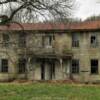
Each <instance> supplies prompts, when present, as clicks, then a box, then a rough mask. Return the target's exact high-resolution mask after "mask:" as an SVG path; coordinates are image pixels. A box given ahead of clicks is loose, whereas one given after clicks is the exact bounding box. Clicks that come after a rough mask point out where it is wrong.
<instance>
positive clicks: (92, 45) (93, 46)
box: [90, 34, 98, 48]
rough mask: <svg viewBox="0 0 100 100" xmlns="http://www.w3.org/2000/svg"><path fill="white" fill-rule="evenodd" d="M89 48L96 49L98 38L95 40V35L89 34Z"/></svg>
mask: <svg viewBox="0 0 100 100" xmlns="http://www.w3.org/2000/svg"><path fill="white" fill-rule="evenodd" d="M92 37H95V40H93V38H92ZM92 41H94V42H93V43H92ZM90 47H92V48H96V47H98V38H97V34H91V36H90Z"/></svg>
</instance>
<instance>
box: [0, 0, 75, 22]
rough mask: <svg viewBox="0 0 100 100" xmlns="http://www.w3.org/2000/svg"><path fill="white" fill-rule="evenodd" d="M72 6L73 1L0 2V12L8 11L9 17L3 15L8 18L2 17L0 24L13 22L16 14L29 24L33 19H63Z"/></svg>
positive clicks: (1, 0) (2, 0) (32, 0)
mask: <svg viewBox="0 0 100 100" xmlns="http://www.w3.org/2000/svg"><path fill="white" fill-rule="evenodd" d="M73 4H74V2H73V0H0V7H1V11H2V12H3V11H4V12H5V11H6V10H8V9H9V11H10V13H9V16H8V15H7V14H5V15H6V16H8V17H3V21H2V23H7V22H10V21H12V20H14V17H15V16H18V13H20V14H21V16H20V17H22V19H23V20H26V19H27V20H30V21H29V22H32V21H33V20H32V19H33V18H34V19H35V20H37V19H38V21H44V20H49V19H52V20H53V19H56V18H60V19H64V18H66V17H68V16H69V15H70V14H71V10H72V7H73ZM2 12H1V15H2ZM1 17H2V16H1ZM26 22H27V21H26Z"/></svg>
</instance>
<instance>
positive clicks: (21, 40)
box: [19, 33, 26, 47]
mask: <svg viewBox="0 0 100 100" xmlns="http://www.w3.org/2000/svg"><path fill="white" fill-rule="evenodd" d="M19 47H26V33H20V34H19Z"/></svg>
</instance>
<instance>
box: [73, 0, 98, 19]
mask: <svg viewBox="0 0 100 100" xmlns="http://www.w3.org/2000/svg"><path fill="white" fill-rule="evenodd" d="M76 1H77V7H76V8H77V9H76V10H75V12H74V17H78V18H82V19H83V20H84V19H86V18H87V17H89V16H91V15H100V3H98V2H100V0H76Z"/></svg>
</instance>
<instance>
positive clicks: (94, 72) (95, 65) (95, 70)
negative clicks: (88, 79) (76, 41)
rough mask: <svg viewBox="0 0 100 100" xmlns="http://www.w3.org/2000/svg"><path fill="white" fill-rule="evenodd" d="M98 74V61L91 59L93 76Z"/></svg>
mask: <svg viewBox="0 0 100 100" xmlns="http://www.w3.org/2000/svg"><path fill="white" fill-rule="evenodd" d="M97 73H98V60H97V59H91V74H97Z"/></svg>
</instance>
